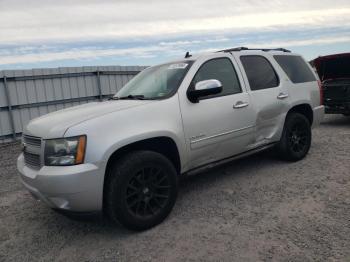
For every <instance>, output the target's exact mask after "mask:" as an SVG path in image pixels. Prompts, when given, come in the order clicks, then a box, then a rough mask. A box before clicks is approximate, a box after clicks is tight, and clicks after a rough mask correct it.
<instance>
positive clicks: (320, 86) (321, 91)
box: [317, 80, 323, 105]
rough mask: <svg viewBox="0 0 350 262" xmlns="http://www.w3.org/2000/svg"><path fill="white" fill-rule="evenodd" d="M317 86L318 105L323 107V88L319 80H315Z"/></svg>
mask: <svg viewBox="0 0 350 262" xmlns="http://www.w3.org/2000/svg"><path fill="white" fill-rule="evenodd" d="M317 84H318V88H319V89H320V105H323V86H322V83H321V81H320V80H317Z"/></svg>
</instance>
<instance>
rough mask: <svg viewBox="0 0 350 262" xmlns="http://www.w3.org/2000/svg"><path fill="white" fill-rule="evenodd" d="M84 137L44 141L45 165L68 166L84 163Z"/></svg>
mask: <svg viewBox="0 0 350 262" xmlns="http://www.w3.org/2000/svg"><path fill="white" fill-rule="evenodd" d="M85 147H86V136H76V137H69V138H59V139H48V140H45V153H44V156H45V165H46V166H70V165H78V164H82V163H83V162H84V157H85Z"/></svg>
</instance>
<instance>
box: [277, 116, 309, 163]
mask: <svg viewBox="0 0 350 262" xmlns="http://www.w3.org/2000/svg"><path fill="white" fill-rule="evenodd" d="M311 137H312V134H311V125H310V122H309V120H308V119H307V118H306V117H305V116H304V115H302V114H299V113H291V114H289V115H287V118H286V121H285V124H284V128H283V133H282V137H281V140H280V142H279V143H278V145H277V149H278V152H279V155H280V156H281V157H282V159H284V160H288V161H298V160H301V159H303V158H304V157H305V156H306V155H307V153H308V152H309V149H310V146H311Z"/></svg>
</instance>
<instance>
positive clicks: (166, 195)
mask: <svg viewBox="0 0 350 262" xmlns="http://www.w3.org/2000/svg"><path fill="white" fill-rule="evenodd" d="M106 183H107V184H106V187H105V190H106V192H105V197H106V199H105V200H106V201H105V208H106V212H107V214H108V215H109V217H110V218H111V219H112V220H113V221H115V222H119V223H120V224H122V225H123V226H125V227H126V228H128V229H131V230H138V231H139V230H146V229H149V228H151V227H153V226H155V225H157V224H159V223H161V222H162V221H163V220H164V219H165V218H166V217H167V216H168V215H169V213H170V212H171V210H172V208H173V206H174V204H175V201H176V197H177V187H178V181H177V172H176V170H175V168H174V166H173V164H172V163H171V162H170V161H169V160H168V159H167V158H166V157H165V156H163V155H161V154H159V153H156V152H152V151H135V152H132V153H130V154H127V155H125V156H124V157H123V158H122V159H120V160H118V161H116V163H114V164H113V166H112V168H111V170H110V173H109V176H108V178H107V181H106Z"/></svg>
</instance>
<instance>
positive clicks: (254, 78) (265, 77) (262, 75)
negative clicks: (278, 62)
mask: <svg viewBox="0 0 350 262" xmlns="http://www.w3.org/2000/svg"><path fill="white" fill-rule="evenodd" d="M240 59H241V62H242V64H243V67H244V70H245V72H246V74H247V77H248V81H249V85H250V89H251V90H252V91H253V90H261V89H267V88H273V87H277V86H278V85H279V79H278V76H277V74H276V72H275V70H274V69H273V67H272V65H271V64H270V62H269V61H268V60H267V59H266V58H265V57H263V56H257V55H249V56H241V58H240Z"/></svg>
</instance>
